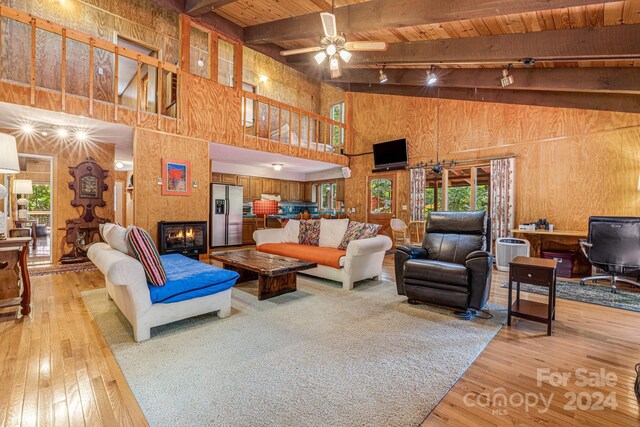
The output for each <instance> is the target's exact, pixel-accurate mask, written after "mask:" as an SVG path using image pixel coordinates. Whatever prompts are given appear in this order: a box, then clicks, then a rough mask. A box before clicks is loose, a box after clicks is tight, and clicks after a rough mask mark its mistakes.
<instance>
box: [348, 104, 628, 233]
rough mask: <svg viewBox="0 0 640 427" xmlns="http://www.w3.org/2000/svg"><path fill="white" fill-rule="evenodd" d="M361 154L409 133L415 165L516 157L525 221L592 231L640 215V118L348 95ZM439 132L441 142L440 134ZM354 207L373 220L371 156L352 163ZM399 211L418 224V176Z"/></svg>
mask: <svg viewBox="0 0 640 427" xmlns="http://www.w3.org/2000/svg"><path fill="white" fill-rule="evenodd" d="M347 98H349V101H348V102H350V103H351V105H352V107H353V108H352V110H351V114H352V117H351V123H352V126H353V128H352V132H353V140H352V144H353V148H352V151H351V153H365V152H370V151H371V149H372V144H374V143H376V142H381V141H387V140H391V139H396V138H403V137H406V138H407V140H408V147H409V162H410V164H411V165H414V164H416V163H417V162H419V161H421V160H422V161H425V162H426V161H429V160H430V159H435V157H436V150H435V147H436V143H437V142H438V141H439V145H440V159H443V158H444V159H447V160H467V159H476V158H485V157H492V156H503V155H511V154H515V155H518V156H519V157H518V158H517V159H516V177H515V210H516V218H515V220H516V225H517V224H518V223H522V222H529V221H534V220H537V219H539V218H547V219H548V220H549V221H550V222H551V223H553V224H554V226H555V228H556V229H571V230H586V229H587V227H588V218H589V216H591V215H632V216H638V215H640V192H639V191H638V177H639V176H640V114H629V113H615V112H602V111H591V110H578V109H567V108H548V107H533V106H525V105H506V104H493V103H480V102H468V101H454V100H440V124H439V128H440V129H439V132H437V120H436V118H437V117H436V113H437V105H438V100H435V99H427V98H413V97H401V96H391V95H375V94H360V93H348V94H347ZM438 136H439V138H438ZM351 169H352V178H350V179H347V180H346V201H345V203H346V206H347V208H351V207H355V208H356V213H355V214H354V215H353V217H354V218H355V219H357V220H366V208H367V203H366V198H367V191H366V189H367V177H368V176H369V175H371V170H372V169H373V157H372V156H371V155H365V156H359V157H353V158H352V159H351ZM397 178H398V193H397V194H398V202H397V203H396V209H397V210H396V215H397V216H398V217H399V218H402V219H404V220H405V221H408V219H409V211H402V210H401V207H402V205H407V206H409V205H410V199H409V172H408V171H401V172H397Z"/></svg>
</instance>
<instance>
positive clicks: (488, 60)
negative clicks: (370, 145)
mask: <svg viewBox="0 0 640 427" xmlns="http://www.w3.org/2000/svg"><path fill="white" fill-rule="evenodd" d="M156 1H157V2H158V3H161V4H162V3H174V4H175V3H176V2H177V3H181V2H182V10H183V11H186V12H187V13H189V14H191V15H192V16H194V17H197V19H199V20H200V21H201V22H204V23H208V24H210V25H212V26H214V27H215V28H218V29H226V30H231V31H233V32H234V35H235V36H236V37H237V38H241V39H242V40H243V41H244V42H245V44H247V45H248V46H250V47H254V48H257V49H258V50H261V51H262V52H265V53H268V54H270V55H272V56H273V57H275V58H277V59H279V60H281V61H282V62H286V63H288V64H290V65H291V66H293V67H295V68H297V69H299V70H302V71H304V72H307V73H309V74H313V75H319V73H322V79H323V80H325V81H327V82H328V83H332V84H335V85H341V86H342V87H347V88H349V89H350V90H353V91H369V92H381V93H398V94H405V95H406V94H412V93H413V94H414V96H444V97H446V96H449V97H455V98H457V99H477V98H478V97H479V95H478V90H482V91H483V92H482V96H481V98H483V99H495V100H497V101H496V102H519V101H518V96H517V95H518V93H519V92H520V91H528V93H527V95H526V97H523V99H527V102H532V103H534V104H536V103H538V104H540V105H548V104H549V103H550V101H549V100H548V99H547V100H544V101H540V102H538V101H537V100H539V99H540V98H541V97H544V96H545V95H546V94H553V98H552V99H553V102H552V103H553V104H557V105H559V106H563V105H567V106H576V107H578V108H589V105H594V107H593V108H602V109H613V110H621V111H638V112H640V98H639V97H640V70H638V69H637V68H638V67H640V0H625V1H614V0H600V1H594V0H487V1H483V0H451V1H443V0H336V1H335V9H334V13H335V15H336V21H337V28H338V31H340V32H342V33H343V34H344V36H345V37H346V39H347V41H360V40H381V41H386V42H387V43H389V48H388V49H387V51H385V52H354V53H353V58H352V60H351V61H350V62H349V64H348V65H346V66H345V68H346V69H345V70H344V73H343V76H342V77H341V78H339V79H331V78H329V76H328V73H327V70H326V68H327V67H326V64H323V65H321V66H318V65H316V64H315V63H314V62H313V60H312V57H313V54H301V55H295V56H290V57H287V58H286V59H285V58H283V57H280V56H279V55H278V53H279V51H280V50H286V49H295V48H303V47H313V46H318V45H319V43H320V39H321V38H322V34H323V29H322V25H321V20H320V16H319V13H320V12H324V11H331V10H332V4H331V1H330V0H156ZM529 58H532V59H533V60H534V65H531V63H530V62H531V61H526V59H529ZM525 62H527V63H526V64H525ZM432 65H435V66H436V70H437V72H438V74H439V75H440V76H441V77H442V78H440V79H439V81H438V83H437V84H436V85H434V87H435V88H442V89H443V90H442V91H438V93H437V94H436V93H435V92H434V90H433V89H434V87H432V88H427V87H425V80H426V78H423V77H421V74H420V73H422V76H426V70H428V69H429V68H430V67H431V66H432ZM509 65H511V66H512V67H513V70H512V74H513V76H514V79H515V83H514V85H512V87H507V88H503V87H502V86H501V85H500V78H501V77H502V74H501V71H500V70H499V69H505V68H506V67H507V66H509ZM382 67H385V68H386V69H387V72H388V74H389V80H388V81H387V82H386V84H385V85H384V87H383V85H380V84H379V82H378V78H377V77H378V72H379V69H380V68H382ZM371 68H374V70H371ZM396 69H397V70H396ZM469 69H471V70H469ZM483 69H487V70H484V71H483ZM491 69H493V71H492V70H491ZM496 69H498V70H496ZM585 69H589V70H588V71H587V70H585ZM625 69H627V70H628V71H624V70H625ZM474 70H476V71H477V72H475V73H474ZM492 73H493V74H492ZM470 89H473V90H474V91H475V92H474V93H473V94H470V92H468V90H470ZM465 90H467V92H465ZM585 93H588V94H589V95H590V97H588V98H585V96H584V94H585ZM443 94H444V95H443ZM607 96H609V97H612V98H609V97H607ZM510 100H511V101H510Z"/></svg>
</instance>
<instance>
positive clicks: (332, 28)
mask: <svg viewBox="0 0 640 427" xmlns="http://www.w3.org/2000/svg"><path fill="white" fill-rule="evenodd" d="M320 18H322V27H323V28H324V35H325V36H327V37H335V36H337V35H338V29H337V28H338V27H337V26H336V16H335V15H334V14H333V13H328V12H322V13H321V14H320Z"/></svg>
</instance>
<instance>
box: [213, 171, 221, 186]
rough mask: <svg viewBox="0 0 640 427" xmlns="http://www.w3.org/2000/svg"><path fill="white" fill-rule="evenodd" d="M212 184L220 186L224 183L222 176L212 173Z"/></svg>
mask: <svg viewBox="0 0 640 427" xmlns="http://www.w3.org/2000/svg"><path fill="white" fill-rule="evenodd" d="M211 182H212V183H214V184H220V183H221V182H222V174H221V173H217V172H212V173H211Z"/></svg>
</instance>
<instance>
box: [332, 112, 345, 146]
mask: <svg viewBox="0 0 640 427" xmlns="http://www.w3.org/2000/svg"><path fill="white" fill-rule="evenodd" d="M331 120H334V121H336V122H340V123H344V102H340V103H338V104H334V105H332V106H331ZM343 142H344V129H342V128H341V127H338V126H331V145H332V146H333V147H340V146H341V145H343Z"/></svg>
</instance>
